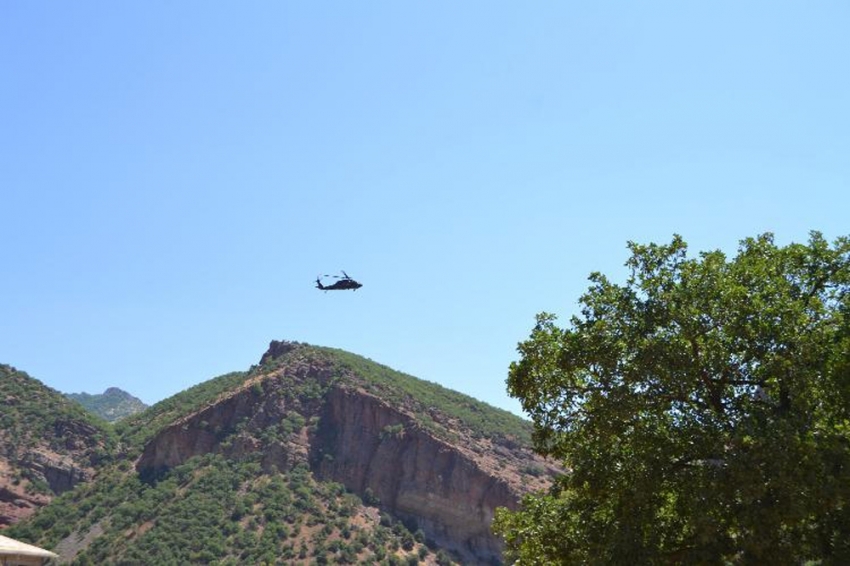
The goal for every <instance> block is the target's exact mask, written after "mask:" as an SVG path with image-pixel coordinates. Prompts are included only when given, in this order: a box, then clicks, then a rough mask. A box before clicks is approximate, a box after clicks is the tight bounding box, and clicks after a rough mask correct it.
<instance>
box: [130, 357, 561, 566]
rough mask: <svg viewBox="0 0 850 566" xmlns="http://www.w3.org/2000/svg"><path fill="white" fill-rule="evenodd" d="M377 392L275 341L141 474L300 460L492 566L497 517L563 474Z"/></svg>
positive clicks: (159, 444)
mask: <svg viewBox="0 0 850 566" xmlns="http://www.w3.org/2000/svg"><path fill="white" fill-rule="evenodd" d="M383 387H384V388H386V387H390V388H391V387H392V384H391V383H390V384H389V386H387V385H386V384H384V386H383ZM384 393H385V390H384V389H381V388H376V387H375V385H374V383H372V382H370V380H369V379H368V378H367V377H365V376H364V375H361V374H359V373H358V372H357V371H356V370H354V369H352V368H351V367H346V366H345V365H344V364H342V365H341V364H339V363H337V361H335V360H334V358H333V356H327V355H325V354H323V353H322V352H321V351H319V350H316V349H314V348H309V347H301V346H299V345H297V344H293V343H289V342H273V343H272V344H271V346H270V348H269V351H268V352H266V354H265V355H264V356H263V359H262V360H261V363H260V366H258V367H257V368H256V369H255V370H254V371H253V372H252V375H251V377H250V378H249V379H248V380H247V381H245V383H244V384H243V385H242V386H241V387H238V388H236V389H235V390H232V391H229V392H227V393H226V394H224V395H222V396H221V397H219V398H218V399H217V400H215V401H214V402H212V403H209V404H208V405H206V406H205V407H202V408H201V409H199V410H197V411H195V412H193V413H192V414H189V415H186V416H184V417H183V418H180V419H178V420H176V421H175V422H173V423H171V424H170V425H169V426H167V427H165V428H164V429H162V430H161V431H160V432H159V433H158V434H157V435H156V436H155V437H154V438H153V439H152V440H150V441H149V442H148V443H147V445H146V446H145V448H144V451H143V453H142V455H141V456H140V457H139V459H138V461H137V463H136V469H137V470H138V471H139V472H140V473H141V474H142V475H143V476H149V477H155V476H156V475H157V474H158V473H159V472H161V471H163V470H165V469H169V468H172V467H174V466H177V465H179V464H181V463H183V462H185V461H186V460H188V459H189V458H191V457H192V456H196V455H200V454H207V453H211V452H212V453H220V454H224V455H227V456H229V457H235V458H238V457H240V456H244V455H246V454H249V453H253V452H257V451H259V452H261V453H262V459H261V461H262V465H263V468H264V469H266V470H274V469H278V470H287V469H290V468H291V467H293V466H294V465H296V464H298V463H307V464H309V466H310V469H311V470H312V471H313V474H314V475H315V476H316V477H317V478H318V479H320V480H331V481H335V482H338V483H341V484H343V485H344V486H345V487H346V488H348V489H349V490H351V491H352V492H354V493H357V494H358V495H360V496H361V497H362V498H363V499H364V501H366V502H367V503H370V504H374V505H376V506H378V507H380V508H381V509H382V510H384V511H386V512H388V513H391V514H393V515H395V516H397V517H399V518H401V519H402V520H404V521H405V522H406V523H407V524H410V525H413V526H415V528H416V529H421V530H422V531H423V532H424V533H425V535H426V536H427V538H428V539H430V540H433V541H435V542H436V543H437V544H439V545H440V546H441V547H444V548H448V549H451V550H453V551H454V552H456V553H457V554H458V555H460V556H461V557H462V558H463V559H464V561H465V562H468V563H487V562H498V560H499V556H500V551H501V543H500V541H499V540H498V539H497V538H496V537H495V536H493V535H492V534H491V533H490V522H491V521H492V518H493V513H494V510H495V509H496V508H497V507H502V506H504V507H511V508H512V507H515V506H516V505H517V504H518V501H519V499H520V497H521V496H522V494H523V493H525V492H527V491H529V490H532V489H539V488H542V487H545V485H547V483H548V481H549V477H550V476H551V475H552V474H555V473H557V472H558V470H557V469H556V468H555V467H553V466H551V465H549V464H548V463H547V462H545V461H543V460H542V459H540V458H539V457H537V456H535V455H534V454H533V453H532V452H531V451H530V450H529V449H528V448H525V447H521V446H520V445H519V444H517V443H516V442H515V441H513V440H512V439H510V438H508V437H506V436H499V435H484V434H481V433H480V432H477V431H475V430H473V429H471V428H469V427H468V426H467V425H466V424H465V423H464V422H463V419H462V418H459V417H458V416H456V415H453V414H452V413H451V411H449V410H447V409H446V407H445V406H444V407H436V406H422V404H421V403H419V402H418V401H417V399H415V398H411V397H409V396H408V397H404V396H398V395H397V396H395V397H394V399H393V400H390V399H388V398H387V395H385V394H384Z"/></svg>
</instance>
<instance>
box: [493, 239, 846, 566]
mask: <svg viewBox="0 0 850 566" xmlns="http://www.w3.org/2000/svg"><path fill="white" fill-rule="evenodd" d="M629 247H630V250H631V253H632V257H631V258H630V259H629V260H628V262H627V264H626V265H627V267H628V268H629V269H630V270H631V275H630V277H629V278H628V280H627V282H626V284H625V285H618V284H614V283H612V282H611V281H609V280H608V279H607V278H606V277H605V276H604V275H602V274H599V273H594V274H593V275H592V276H591V278H590V280H591V282H592V285H591V287H590V289H589V290H588V292H587V293H586V294H585V295H584V296H583V297H582V298H581V304H582V310H581V315H580V316H576V317H573V318H572V320H571V323H570V325H569V326H568V327H567V328H560V327H559V326H557V325H556V323H555V317H554V316H552V315H550V314H546V313H543V314H540V315H538V318H537V325H536V326H535V327H534V329H533V331H532V333H531V336H530V338H529V339H528V340H527V341H525V342H523V343H521V344H520V346H519V352H520V354H521V358H520V360H519V361H518V362H516V363H514V364H512V366H511V368H510V375H509V378H508V387H509V391H510V393H511V395H513V396H514V397H516V398H518V399H520V400H521V402H522V405H523V408H524V409H525V410H526V411H527V412H528V413H529V414H530V415H531V416H532V418H533V421H534V425H535V432H534V442H535V447H536V449H537V450H538V451H539V452H541V453H543V454H545V455H549V456H554V457H556V458H559V459H562V460H563V461H564V463H565V464H566V466H567V467H568V468H569V469H571V472H570V473H567V474H565V475H564V476H563V477H561V478H559V480H558V481H557V482H556V485H555V486H554V487H553V488H552V490H551V491H550V492H549V493H546V494H537V495H533V496H529V497H527V498H526V499H525V501H524V505H523V507H522V509H521V510H520V511H517V512H514V513H512V512H508V511H507V510H500V512H499V513H498V516H497V520H496V521H495V529H496V531H497V532H499V533H501V534H502V535H504V536H505V539H506V541H507V555H508V558H512V559H519V560H520V561H521V562H522V563H534V564H546V563H550V564H563V563H611V564H667V563H688V564H692V563H693V564H696V563H709V564H710V563H714V564H721V563H740V564H800V563H804V562H806V561H815V562H816V563H822V564H848V563H850V536H848V533H850V440H848V439H850V295H848V291H849V290H850V240H848V239H847V238H839V239H838V240H836V241H835V242H834V243H833V244H830V243H828V242H827V241H825V240H824V238H823V237H822V236H821V235H820V234H818V233H816V232H815V233H812V235H811V237H810V240H809V242H808V244H807V245H804V244H791V245H788V246H785V247H780V246H777V245H776V244H775V242H774V240H773V237H772V235H770V234H766V235H762V236H760V237H758V238H752V239H747V240H744V241H742V242H741V245H740V247H739V250H738V255H737V256H736V257H734V258H733V259H731V260H729V259H727V258H726V257H725V256H724V254H723V253H721V252H719V251H714V252H709V253H702V254H700V256H699V257H698V258H696V259H693V258H688V257H687V246H686V244H685V243H684V242H683V241H682V239H681V238H680V237H678V236H677V237H675V238H674V239H673V241H672V242H671V243H670V244H669V245H647V246H644V245H638V244H634V243H630V244H629Z"/></svg>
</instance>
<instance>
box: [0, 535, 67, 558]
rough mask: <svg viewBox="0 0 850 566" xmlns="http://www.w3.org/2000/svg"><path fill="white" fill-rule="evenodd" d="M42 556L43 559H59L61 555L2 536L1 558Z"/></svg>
mask: <svg viewBox="0 0 850 566" xmlns="http://www.w3.org/2000/svg"><path fill="white" fill-rule="evenodd" d="M4 555H5V556H10V555H11V556H41V557H42V558H59V555H58V554H56V553H53V552H50V551H49V550H44V549H43V548H39V547H37V546H33V545H31V544H27V543H25V542H21V541H18V540H15V539H13V538H9V537H4V536H3V535H0V556H4Z"/></svg>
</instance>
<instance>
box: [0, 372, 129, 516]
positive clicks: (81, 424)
mask: <svg viewBox="0 0 850 566" xmlns="http://www.w3.org/2000/svg"><path fill="white" fill-rule="evenodd" d="M0 400H2V407H3V409H2V412H0V527H4V526H7V525H9V524H12V523H14V522H16V521H18V520H20V519H22V518H25V517H28V516H30V515H32V514H33V513H34V512H35V511H36V509H38V508H39V507H42V506H44V505H46V504H47V503H49V502H50V501H51V500H52V499H53V498H54V497H55V496H56V495H58V494H61V493H63V492H66V491H69V490H71V489H72V488H74V487H75V486H76V485H77V484H79V483H82V482H86V481H88V480H90V479H91V478H92V477H93V475H94V472H95V470H96V469H97V467H99V466H100V465H101V464H102V463H103V462H104V460H105V459H107V458H108V457H109V455H110V454H111V453H113V452H114V450H115V449H116V438H115V435H114V432H112V431H111V430H110V428H109V426H108V425H107V424H106V423H103V422H100V421H99V420H98V419H96V418H94V417H92V416H91V415H89V414H88V413H87V412H86V411H85V410H84V409H83V408H82V407H80V406H79V405H77V404H76V403H74V402H72V401H70V400H68V399H66V398H65V396H64V395H62V394H61V393H59V392H58V391H55V390H53V389H50V388H49V387H47V386H45V385H44V384H43V383H41V382H40V381H38V380H36V379H34V378H32V377H30V376H29V375H27V374H26V373H24V372H22V371H18V370H17V369H15V368H14V367H12V366H9V365H2V364H0Z"/></svg>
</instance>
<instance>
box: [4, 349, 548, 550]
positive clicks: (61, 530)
mask: <svg viewBox="0 0 850 566" xmlns="http://www.w3.org/2000/svg"><path fill="white" fill-rule="evenodd" d="M275 349H277V350H275ZM273 351H274V355H272V353H273ZM36 383H37V382H36ZM332 391H337V393H335V394H334V395H336V397H334V398H335V399H337V400H339V399H343V400H345V399H348V398H349V397H350V398H351V399H352V401H349V402H354V401H356V400H357V399H361V401H357V402H358V403H364V402H365V403H367V404H366V405H363V406H361V407H360V408H358V409H356V410H366V408H368V407H370V406H371V407H374V408H376V409H377V410H381V411H385V412H386V416H385V417H381V418H384V419H390V420H389V421H387V422H389V423H398V424H392V425H391V426H390V425H383V428H378V429H375V430H374V432H371V433H369V432H368V431H366V432H365V433H364V429H361V425H356V427H355V428H356V429H357V430H356V432H357V433H358V434H367V437H363V439H362V440H358V441H356V442H355V443H354V444H351V443H347V444H346V445H345V447H344V449H345V450H348V451H349V452H350V450H352V449H353V450H355V451H356V450H358V449H359V448H361V447H362V448H363V449H366V447H367V445H369V446H373V447H374V448H373V449H378V450H379V451H380V454H385V455H388V456H382V457H381V459H379V460H377V461H376V463H375V464H370V465H371V466H375V465H383V464H384V463H386V464H387V465H396V466H403V467H404V468H405V469H407V468H408V467H409V465H410V464H403V463H396V464H393V459H394V458H398V457H406V456H404V455H405V454H413V452H410V450H411V449H416V450H421V449H422V448H423V447H424V445H422V444H421V443H422V442H423V441H425V440H426V439H427V438H429V437H433V438H435V439H441V440H434V441H428V442H437V443H443V444H437V445H435V446H444V448H439V450H442V451H446V450H449V451H452V452H454V451H457V453H456V454H455V455H452V456H451V458H452V460H451V461H447V462H448V465H449V466H450V467H449V468H446V469H447V470H454V471H452V472H451V473H452V474H457V473H463V474H468V473H472V472H473V471H474V470H478V471H475V472H474V473H475V474H478V476H474V477H480V478H482V479H481V480H475V481H485V480H486V481H487V482H497V483H498V485H501V486H503V487H500V488H499V489H498V490H497V491H499V490H508V491H504V493H505V494H508V493H514V492H513V491H510V490H511V489H515V488H510V487H508V486H510V485H526V484H528V485H542V484H541V483H540V482H541V481H543V479H544V476H545V473H551V470H548V471H546V469H545V465H544V464H542V463H540V462H539V461H534V460H533V459H532V458H531V456H530V454H531V453H530V450H528V445H529V440H528V439H529V438H530V426H529V423H527V422H526V421H523V420H522V419H520V418H518V417H516V416H514V415H512V414H510V413H507V412H505V411H500V410H497V409H494V408H493V407H489V406H488V405H486V404H484V403H481V402H479V401H476V400H475V399H472V398H471V397H468V396H466V395H462V394H460V393H457V392H454V391H451V390H449V389H446V388H444V387H441V386H439V385H436V384H433V383H429V382H426V381H423V380H420V379H417V378H414V377H412V376H409V375H406V374H403V373H400V372H396V371H394V370H392V369H390V368H388V367H386V366H382V365H380V364H377V363H375V362H373V361H371V360H368V359H366V358H363V357H361V356H357V355H355V354H351V353H348V352H344V351H341V350H337V349H333V348H320V347H314V346H308V345H305V344H297V343H272V347H271V348H270V351H269V353H267V354H266V356H264V357H263V360H261V362H260V364H258V365H256V366H254V367H252V368H250V369H249V370H248V371H245V372H234V373H230V374H226V375H223V376H220V377H217V378H215V379H211V380H209V381H207V382H204V383H201V384H199V385H197V386H195V387H192V388H190V389H188V390H186V391H183V392H181V393H179V394H177V395H175V396H173V397H171V398H169V399H166V400H164V401H161V402H159V403H157V404H155V405H153V406H151V407H149V408H148V409H146V410H144V411H142V412H140V413H138V414H135V415H131V416H128V417H126V418H124V419H122V420H121V421H119V422H118V423H116V424H115V425H114V426H110V425H108V424H106V423H103V422H101V421H97V420H96V419H93V418H92V417H90V416H88V415H85V413H83V412H81V411H82V410H81V408H80V407H78V406H75V405H71V406H73V407H74V410H76V411H79V413H78V414H82V415H84V416H85V418H88V419H90V420H91V422H97V423H98V427H99V430H102V431H103V434H104V435H105V436H106V437H108V438H110V439H112V440H111V442H110V443H105V444H104V447H105V449H106V450H107V453H108V454H107V456H108V457H105V458H103V459H102V465H101V466H100V467H99V469H98V472H97V476H96V478H95V479H94V481H91V482H88V483H85V484H82V485H80V486H78V487H77V488H76V489H74V490H73V491H70V492H68V493H65V494H63V495H62V496H61V497H58V498H56V499H54V500H53V502H52V503H51V504H50V505H48V506H47V507H45V508H44V509H42V510H41V511H40V512H39V513H38V514H37V515H36V516H35V517H33V518H32V519H30V520H27V521H22V522H20V523H18V524H16V525H15V526H13V527H12V528H11V530H10V536H13V537H16V538H19V539H21V540H25V541H29V542H32V543H35V544H39V545H41V546H44V547H47V548H52V549H55V550H56V551H57V552H59V553H60V554H61V556H62V557H63V560H65V561H69V562H73V563H75V564H104V563H107V564H110V563H113V564H114V563H151V562H156V563H158V564H188V563H192V564H199V563H203V564H325V563H334V564H355V563H357V564H449V563H452V562H453V561H461V562H464V563H489V562H491V561H495V562H498V559H497V558H496V557H494V555H493V554H492V551H487V552H486V553H484V554H481V555H480V559H479V558H475V557H476V554H475V551H474V550H470V548H473V549H474V545H473V547H468V546H464V545H465V544H466V543H463V542H462V541H460V542H458V541H452V539H451V536H452V535H451V531H452V530H453V529H449V531H445V530H444V529H443V528H437V526H436V525H437V523H434V521H435V520H437V521H438V523H439V519H438V516H431V517H430V518H427V517H425V516H418V515H417V511H416V509H417V507H416V505H417V504H413V507H411V506H410V504H405V503H404V500H405V498H409V497H414V496H415V497H419V495H415V494H416V493H420V492H421V493H429V492H433V494H434V495H437V494H438V493H439V492H440V491H441V490H443V491H444V490H445V489H448V488H449V485H448V484H445V485H444V486H443V487H441V488H438V489H435V488H434V487H427V486H425V485H420V486H416V485H414V484H411V485H409V486H408V487H403V486H400V488H397V489H401V491H392V492H386V491H381V489H379V487H380V486H382V485H384V484H383V483H378V484H375V483H374V481H380V482H384V481H385V480H374V479H373V480H370V479H369V475H368V473H367V475H366V476H363V478H364V479H363V480H358V481H364V482H365V483H362V484H361V483H358V482H356V481H355V482H354V483H352V481H354V480H352V479H351V477H349V476H348V475H346V473H344V472H345V470H351V469H352V468H351V467H352V466H355V468H356V467H358V466H361V464H357V463H356V462H355V461H354V460H351V458H352V457H355V458H356V457H358V456H356V454H355V455H352V454H350V453H349V452H345V453H344V454H343V453H339V452H338V451H335V450H337V449H334V448H333V446H334V444H333V442H334V439H335V437H336V435H338V434H349V433H350V432H351V431H350V430H349V431H348V432H345V431H341V430H337V429H336V428H335V427H337V426H340V425H332V421H330V420H327V419H331V418H332V417H331V414H330V413H328V411H329V410H331V409H330V408H329V405H328V403H331V402H332V401H330V400H329V399H331V397H329V395H331V392H332ZM346 391H348V392H349V393H345V392H346ZM340 395H342V397H340ZM369 399H372V401H369ZM65 402H67V400H65ZM381 407H384V408H383V409H382V408H381ZM349 409H350V407H349ZM373 410H375V409H373ZM13 426H19V425H13ZM362 426H368V425H365V424H364V425H362ZM329 427H330V428H329ZM417 431H419V432H417ZM370 434H371V435H372V436H368V435H370ZM328 435H330V436H328ZM429 435H430V436H429ZM411 442H413V443H414V444H410V443H411ZM452 443H455V444H452ZM408 446H409V448H408ZM455 446H456V447H455ZM415 447H419V448H415ZM370 450H371V449H370ZM511 450H519V451H518V452H512V451H511ZM392 454H398V455H400V456H392ZM367 456H368V454H367ZM526 457H527V458H528V461H527V462H526V460H525V459H526ZM336 458H339V460H336ZM441 458H442V457H441ZM383 460H386V462H384V461H383ZM455 460H456V461H457V463H452V462H454V461H455ZM346 462H347V463H346ZM411 462H413V461H411ZM476 462H478V463H476ZM432 464H433V462H431V463H429V465H432ZM470 466H472V467H471V468H470ZM401 469H402V468H399V470H400V472H399V473H402V474H410V473H413V474H414V475H412V476H410V478H411V479H410V480H404V481H405V482H406V481H428V482H431V481H438V480H437V479H436V476H435V477H434V479H427V478H426V477H424V476H422V474H423V473H425V471H426V470H425V469H421V470H419V471H416V470H415V469H414V470H410V471H408V472H401ZM467 469H468V470H469V471H464V470H467ZM391 470H392V468H387V469H385V470H384V471H383V472H380V471H379V470H378V469H375V470H373V472H372V473H373V474H374V473H384V474H386V473H391V474H392V473H395V472H392V471H391ZM367 472H368V470H367ZM340 474H342V475H340ZM358 477H359V476H358ZM389 477H392V476H389ZM399 477H401V476H399ZM419 477H421V479H415V478H419ZM470 477H473V476H470ZM334 478H340V480H339V481H337V480H335V479H334ZM488 478H489V479H488ZM500 478H501V479H500ZM370 481H372V482H373V483H369V482H370ZM440 481H448V477H446V479H445V480H440ZM452 481H470V480H452ZM535 482H536V483H535ZM494 485H495V484H494ZM370 486H374V487H370ZM452 489H454V488H452ZM463 489H464V492H463V493H467V492H469V493H475V492H479V491H480V492H481V493H482V494H483V493H487V492H488V491H492V490H493V487H486V486H481V487H476V486H467V487H465V488H463ZM411 490H412V491H411ZM469 490H471V491H469ZM482 490H483V491H482ZM500 492H501V491H500ZM399 497H401V499H397V498H399ZM511 498H512V499H517V500H518V496H513V495H512V496H511ZM505 501H508V500H505ZM437 502H438V500H434V502H433V503H432V504H430V505H431V507H433V505H434V504H436V503H437ZM480 504H481V503H476V502H475V501H471V502H467V503H464V502H461V501H460V500H455V501H454V503H453V505H480ZM451 505H452V504H450V506H451ZM470 509H472V508H470ZM476 509H477V507H476ZM480 512H484V513H485V516H486V515H490V516H492V510H490V511H486V512H485V511H483V510H482V511H476V512H475V513H476V514H477V513H480ZM435 517H437V518H435ZM469 519H472V516H470V517H469ZM476 520H477V519H476ZM435 529H436V530H435ZM486 530H489V529H486ZM476 536H480V535H476ZM488 536H491V537H492V535H488ZM477 544H481V543H477ZM488 544H490V543H488ZM446 545H447V546H446ZM495 556H497V555H495Z"/></svg>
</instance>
